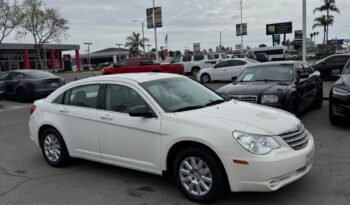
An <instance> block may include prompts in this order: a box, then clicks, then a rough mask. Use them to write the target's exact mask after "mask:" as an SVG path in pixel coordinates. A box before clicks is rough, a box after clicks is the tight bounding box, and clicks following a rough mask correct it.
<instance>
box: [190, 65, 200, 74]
mask: <svg viewBox="0 0 350 205" xmlns="http://www.w3.org/2000/svg"><path fill="white" fill-rule="evenodd" d="M200 70H201V68H200V67H193V68H192V70H191V74H192V75H194V74H197V73H198V72H199V71H200Z"/></svg>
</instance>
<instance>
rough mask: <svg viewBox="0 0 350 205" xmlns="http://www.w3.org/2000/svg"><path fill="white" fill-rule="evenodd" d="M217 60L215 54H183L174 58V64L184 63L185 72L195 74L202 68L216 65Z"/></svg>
mask: <svg viewBox="0 0 350 205" xmlns="http://www.w3.org/2000/svg"><path fill="white" fill-rule="evenodd" d="M219 56H220V55H219ZM217 62H218V61H217V60H216V59H215V56H214V55H202V54H196V55H184V56H181V58H179V59H175V60H173V61H172V64H182V65H183V66H184V72H185V74H189V75H193V74H195V73H198V72H199V71H200V70H201V69H204V68H209V67H211V66H213V65H215V64H216V63H217Z"/></svg>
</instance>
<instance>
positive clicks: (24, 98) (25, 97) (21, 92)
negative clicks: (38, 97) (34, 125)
mask: <svg viewBox="0 0 350 205" xmlns="http://www.w3.org/2000/svg"><path fill="white" fill-rule="evenodd" d="M16 98H17V100H18V101H19V102H21V103H25V102H29V101H30V100H31V99H30V96H29V93H28V92H27V91H26V90H25V89H24V88H22V87H20V88H17V90H16Z"/></svg>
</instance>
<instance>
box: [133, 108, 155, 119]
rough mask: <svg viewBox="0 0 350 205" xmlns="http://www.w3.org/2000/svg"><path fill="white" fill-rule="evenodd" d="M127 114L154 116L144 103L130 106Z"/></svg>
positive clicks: (145, 116)
mask: <svg viewBox="0 0 350 205" xmlns="http://www.w3.org/2000/svg"><path fill="white" fill-rule="evenodd" d="M129 115H130V116H131V117H144V118H152V117H154V114H153V112H152V111H151V110H150V109H149V108H148V106H146V105H140V106H135V107H132V108H130V110H129Z"/></svg>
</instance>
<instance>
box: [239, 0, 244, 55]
mask: <svg viewBox="0 0 350 205" xmlns="http://www.w3.org/2000/svg"><path fill="white" fill-rule="evenodd" d="M240 3H241V54H242V55H243V0H241V2H240Z"/></svg>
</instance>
